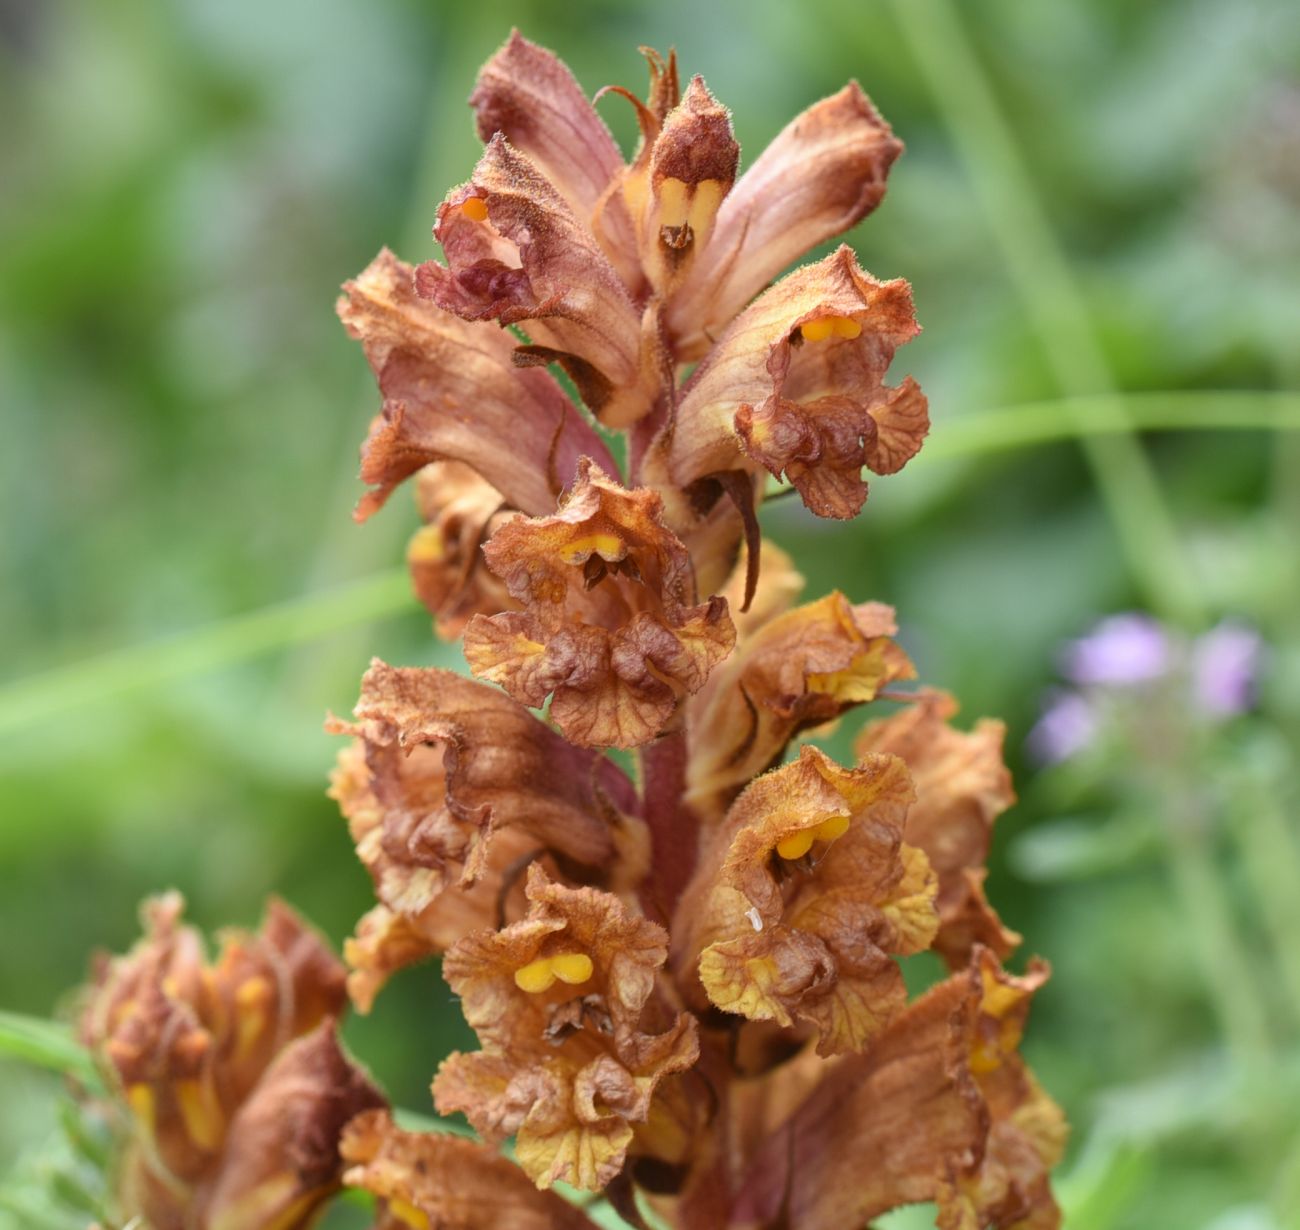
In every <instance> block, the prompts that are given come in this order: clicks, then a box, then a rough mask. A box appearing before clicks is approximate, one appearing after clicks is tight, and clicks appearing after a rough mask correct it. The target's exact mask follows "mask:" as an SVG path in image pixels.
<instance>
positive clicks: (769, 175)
mask: <svg viewBox="0 0 1300 1230" xmlns="http://www.w3.org/2000/svg"><path fill="white" fill-rule="evenodd" d="M902 149H903V146H902V143H901V142H899V141H898V140H897V139H896V138H895V137H894V135H893V133H892V131H891V130H890V127H889V125H888V124H886V123H885V121H884V120H883V119H882V118H881V117H880V114H879V113H878V112H877V111H876V109H875V108H874V107H873V106H872V105H871V102H870V100H869V99H868V98H867V96H866V95H865V94H864V93H863V92H862V89H861V87H860V86H859V85H858V84H857V83H856V82H851V83H850V84H849V85H846V86H845V87H844V89H842V90H841V91H840V92H839V93H838V94H834V95H832V96H831V97H829V98H824V99H822V100H821V101H820V102H818V103H814V104H813V106H811V107H809V108H808V110H806V111H805V112H803V114H801V115H799V116H798V117H796V118H795V119H794V120H792V121H791V122H790V124H788V125H787V126H786V127H785V129H784V130H783V131H782V132H781V133H780V134H779V135H778V136H777V137H776V139H775V140H774V141H773V142H772V143H771V144H770V145H769V146H768V147H767V149H765V150H764V151H763V153H762V154H761V155H760V156H759V158H758V160H757V161H756V162H755V163H754V164H753V166H751V167H750V168H749V169H748V170H746V171H745V173H744V174H743V175H742V176H741V177H740V179H739V180H738V181H737V182H736V186H735V187H734V188H733V189H732V190H731V192H730V193H729V194H728V195H727V197H726V199H725V200H724V201H723V203H722V206H721V208H720V209H719V211H718V216H717V222H716V224H715V226H714V229H713V234H712V237H711V239H710V241H709V243H708V245H707V247H706V248H705V250H704V251H703V252H702V253H701V254H700V256H699V258H698V259H697V260H696V261H695V263H694V264H693V266H692V268H691V271H690V274H689V277H688V278H687V280H686V282H685V283H684V284H683V285H682V286H681V287H679V288H678V289H677V291H676V293H675V294H674V296H673V299H672V302H671V303H670V305H669V311H668V330H669V334H670V336H671V337H672V338H673V339H674V349H675V353H676V354H677V357H678V358H679V359H682V360H689V359H698V358H700V357H701V355H702V354H703V353H704V351H705V350H706V349H707V348H708V338H710V337H716V336H717V335H718V334H719V333H720V332H721V330H722V329H723V328H724V327H725V326H726V325H727V323H728V322H729V321H730V320H731V319H732V318H733V317H734V316H735V315H736V314H737V313H738V312H740V311H741V309H742V308H744V306H745V305H746V304H747V303H748V302H749V301H750V299H752V298H753V297H754V295H756V294H757V293H758V292H759V291H760V290H762V289H763V287H764V286H766V285H767V284H768V283H769V282H770V281H772V279H773V278H775V277H776V276H777V275H778V274H779V273H780V272H781V270H782V269H785V268H786V267H787V266H789V265H790V264H791V263H792V262H793V261H795V260H797V259H798V258H799V257H801V256H803V255H804V253H805V252H807V251H808V250H809V249H810V248H812V247H815V246H816V245H817V244H819V243H822V242H823V241H825V240H827V239H830V238H832V237H833V236H835V235H838V234H840V233H841V232H842V231H846V230H848V228H849V227H851V226H853V225H854V224H855V223H857V222H860V221H861V220H862V219H863V218H864V217H866V215H867V214H869V213H870V212H871V211H872V210H873V209H875V208H876V206H877V205H879V204H880V201H881V199H882V198H883V197H884V194H885V180H886V177H887V176H888V174H889V168H890V167H891V166H892V165H893V162H894V160H895V159H896V158H897V157H898V155H899V154H900V153H901V152H902Z"/></svg>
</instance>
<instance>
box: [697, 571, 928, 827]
mask: <svg viewBox="0 0 1300 1230" xmlns="http://www.w3.org/2000/svg"><path fill="white" fill-rule="evenodd" d="M893 616H894V613H893V611H892V610H891V609H890V608H889V607H887V606H883V605H881V604H879V603H862V604H860V605H857V606H855V605H853V604H852V603H850V602H849V601H848V599H847V598H845V597H844V595H843V594H839V593H832V594H828V595H827V596H826V597H825V598H820V599H818V600H817V601H816V602H810V603H807V604H805V605H803V606H800V607H796V608H795V609H794V610H791V611H787V612H785V613H784V614H782V615H779V616H777V617H776V618H775V619H773V620H771V621H770V622H769V623H767V624H765V625H764V626H762V627H760V628H758V629H757V631H755V632H753V634H752V635H751V636H749V637H747V638H746V639H745V640H744V641H743V642H742V643H741V644H740V645H739V647H738V648H737V651H736V653H735V654H734V655H733V656H732V657H731V658H730V660H729V661H727V662H726V663H725V664H724V665H723V666H722V667H721V668H720V669H719V670H718V671H717V673H716V674H715V676H714V677H713V678H712V679H711V680H710V682H709V683H708V685H707V686H706V687H705V689H704V690H702V691H701V693H700V695H699V696H698V697H697V698H696V699H695V700H693V701H692V702H691V705H690V709H689V711H688V718H687V720H688V726H689V729H690V730H691V732H692V751H691V761H690V765H689V766H688V770H687V784H688V795H687V797H688V799H689V801H690V802H691V803H692V804H693V805H695V806H697V807H700V808H701V809H703V810H704V812H705V814H711V815H719V814H721V811H723V810H725V809H726V806H727V805H728V804H729V803H730V801H731V799H732V798H733V797H734V796H735V793H736V791H738V790H739V789H740V788H741V787H742V786H743V785H744V783H745V782H747V781H749V779H750V778H752V777H753V776H754V775H755V774H757V773H761V772H762V771H763V770H764V769H765V768H767V767H768V766H769V765H771V764H774V763H777V762H778V761H779V759H780V756H781V753H782V751H783V750H784V748H785V746H786V744H787V743H789V741H790V740H791V739H792V738H793V737H794V736H795V735H796V734H798V733H799V732H800V731H802V730H807V729H808V728H809V727H813V726H820V725H822V724H823V723H825V722H829V721H830V720H831V719H832V718H835V717H838V716H839V715H840V714H841V713H843V712H844V711H845V710H846V709H848V708H850V707H851V706H853V705H857V704H862V703H865V702H867V701H870V700H873V699H874V698H875V696H876V695H877V693H878V692H879V691H880V689H881V688H883V687H886V686H887V685H888V684H890V683H892V682H894V681H895V680H900V679H910V678H912V677H913V676H914V674H915V670H914V668H913V666H912V664H911V662H910V661H909V660H908V658H907V655H906V654H904V653H903V651H902V650H901V649H900V648H899V647H898V645H897V644H896V643H895V642H894V641H893V640H892V639H891V637H892V634H893V633H894V632H896V631H897V627H896V625H895V623H894V618H893Z"/></svg>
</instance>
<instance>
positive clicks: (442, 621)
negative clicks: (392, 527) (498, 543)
mask: <svg viewBox="0 0 1300 1230" xmlns="http://www.w3.org/2000/svg"><path fill="white" fill-rule="evenodd" d="M416 499H417V501H418V503H419V506H420V518H421V520H422V521H423V522H424V525H423V526H422V527H421V528H420V529H419V530H417V531H416V533H415V536H414V537H413V538H412V539H411V541H410V544H409V545H408V546H407V548H406V564H407V567H408V568H409V569H410V571H411V583H412V585H413V586H414V588H415V593H416V596H417V597H418V598H419V599H420V601H421V602H423V603H424V605H425V607H426V608H428V611H429V614H431V615H433V616H434V618H435V620H436V624H437V629H438V635H439V636H441V637H442V638H443V639H444V640H455V639H456V638H457V637H458V636H460V634H461V633H462V632H463V631H464V629H465V624H466V623H467V622H468V621H469V618H470V616H471V615H475V614H484V615H495V614H496V613H497V612H498V611H508V610H511V609H512V608H513V607H514V606H515V602H514V599H512V598H511V597H510V595H509V594H508V593H506V589H505V586H504V585H502V584H501V582H500V580H499V579H498V578H497V577H494V576H493V575H492V574H491V573H490V572H489V571H488V570H487V568H486V567H485V566H484V564H483V552H482V546H483V544H484V543H485V542H486V541H487V540H488V538H489V537H491V535H492V532H493V530H495V529H496V528H497V527H498V526H500V525H502V524H504V523H505V521H506V520H508V519H509V518H510V517H511V516H512V515H513V514H511V513H508V512H504V511H503V505H502V499H501V493H500V492H499V491H497V489H496V488H495V487H493V486H491V485H490V484H489V483H487V482H485V481H484V480H483V479H481V478H479V476H478V475H477V474H476V473H475V472H474V471H473V470H471V469H470V468H469V466H467V465H463V464H462V463H460V462H458V461H437V462H434V463H433V464H432V465H427V466H425V467H424V469H422V470H421V471H420V473H419V476H418V478H417V480H416Z"/></svg>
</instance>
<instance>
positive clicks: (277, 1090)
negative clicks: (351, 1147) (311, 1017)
mask: <svg viewBox="0 0 1300 1230" xmlns="http://www.w3.org/2000/svg"><path fill="white" fill-rule="evenodd" d="M384 1105H385V1099H384V1097H383V1095H382V1094H381V1093H380V1092H379V1090H378V1089H376V1088H375V1087H374V1086H373V1085H372V1084H371V1083H370V1081H369V1080H368V1079H367V1077H366V1076H365V1075H364V1074H363V1073H362V1072H361V1071H360V1070H359V1069H358V1068H357V1067H356V1066H355V1065H354V1064H353V1063H352V1061H351V1060H349V1059H348V1057H347V1056H346V1055H345V1054H344V1053H343V1051H342V1050H341V1049H340V1047H339V1043H338V1038H337V1036H336V1033H335V1026H334V1022H333V1021H327V1022H324V1023H322V1024H321V1025H320V1026H319V1027H318V1028H317V1029H316V1030H315V1032H313V1033H311V1034H309V1035H307V1036H306V1037H303V1038H300V1039H298V1041H296V1042H293V1043H291V1044H290V1045H289V1046H287V1047H286V1048H285V1049H284V1051H283V1052H282V1053H281V1054H280V1056H279V1057H278V1058H277V1059H276V1061H275V1062H274V1063H273V1064H272V1065H271V1067H270V1068H268V1069H267V1072H266V1075H265V1076H264V1077H263V1078H262V1080H261V1081H260V1082H259V1083H258V1085H257V1088H256V1089H255V1090H254V1091H253V1094H252V1096H251V1097H250V1098H249V1099H248V1101H247V1102H245V1103H244V1104H243V1106H242V1107H241V1108H240V1110H239V1113H238V1114H237V1115H236V1116H235V1119H234V1121H233V1122H232V1123H231V1125H230V1134H229V1144H228V1145H227V1147H226V1151H225V1154H224V1156H223V1158H222V1164H221V1170H220V1172H219V1174H218V1176H217V1178H216V1181H215V1182H214V1183H213V1185H212V1187H211V1189H210V1190H209V1191H207V1192H206V1193H205V1195H204V1198H203V1200H202V1202H201V1206H200V1209H201V1211H200V1213H199V1224H201V1225H202V1226H203V1227H204V1228H205V1230H300V1228H305V1227H307V1226H309V1225H311V1224H312V1223H313V1222H314V1221H315V1220H316V1214H317V1212H318V1210H319V1209H320V1207H321V1205H322V1204H323V1203H324V1202H325V1201H326V1200H327V1199H328V1198H329V1197H330V1196H331V1195H333V1193H334V1192H336V1191H337V1190H338V1189H339V1186H340V1178H341V1172H342V1168H343V1167H342V1162H341V1160H340V1158H339V1137H340V1136H341V1135H342V1133H343V1129H344V1126H345V1125H346V1124H347V1123H348V1121H349V1120H351V1119H352V1118H353V1117H354V1116H356V1115H358V1114H360V1113H362V1112H363V1111H374V1110H376V1109H377V1108H379V1107H381V1106H384Z"/></svg>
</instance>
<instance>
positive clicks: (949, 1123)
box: [730, 949, 1065, 1230]
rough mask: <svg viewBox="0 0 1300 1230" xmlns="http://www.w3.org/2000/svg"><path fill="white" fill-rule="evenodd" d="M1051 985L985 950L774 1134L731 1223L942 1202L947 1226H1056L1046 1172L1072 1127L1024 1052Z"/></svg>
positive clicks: (810, 1224)
mask: <svg viewBox="0 0 1300 1230" xmlns="http://www.w3.org/2000/svg"><path fill="white" fill-rule="evenodd" d="M1046 976H1047V970H1046V967H1045V966H1043V965H1041V964H1034V965H1031V967H1030V970H1029V973H1028V974H1027V975H1026V976H1025V977H1023V978H1015V977H1012V976H1011V975H1008V974H1006V973H1004V972H1003V971H1002V970H1001V969H1000V967H999V966H998V963H997V959H996V957H994V956H993V954H992V953H990V952H988V951H987V950H983V949H977V950H976V953H975V955H974V958H973V960H972V964H971V966H970V967H969V968H968V969H966V970H963V971H962V972H961V973H959V974H956V975H954V976H953V977H951V978H949V979H948V980H947V981H945V982H942V983H940V984H939V985H938V986H936V987H934V988H932V989H931V990H930V991H928V992H926V994H924V995H923V996H921V998H920V999H918V1000H917V1001H916V1002H915V1003H914V1004H912V1005H911V1006H910V1007H909V1008H907V1010H906V1011H904V1012H902V1013H900V1014H899V1015H898V1016H897V1017H895V1018H894V1020H893V1021H892V1022H891V1023H890V1024H889V1025H888V1026H887V1027H886V1028H885V1030H884V1032H883V1033H881V1034H880V1035H879V1036H878V1037H877V1038H876V1040H875V1042H874V1043H873V1044H872V1046H871V1048H870V1049H869V1050H868V1051H867V1052H866V1053H865V1054H863V1055H857V1056H852V1057H851V1058H848V1059H845V1060H843V1061H842V1062H840V1063H839V1064H838V1065H836V1066H835V1067H834V1068H833V1069H832V1070H831V1071H830V1072H829V1073H828V1074H827V1076H826V1077H825V1079H824V1080H823V1081H822V1082H821V1084H820V1086H819V1087H818V1088H817V1089H815V1090H814V1091H813V1093H812V1094H811V1095H810V1096H809V1097H808V1099H807V1100H806V1101H805V1102H804V1103H803V1105H801V1106H800V1107H799V1108H798V1110H796V1111H795V1113H794V1114H793V1115H792V1116H791V1117H790V1118H789V1120H788V1121H787V1122H786V1123H785V1124H783V1125H782V1126H781V1127H780V1128H779V1129H777V1130H776V1131H774V1132H773V1133H772V1134H771V1135H770V1136H769V1137H768V1139H767V1141H766V1142H765V1144H764V1145H763V1147H762V1148H761V1149H760V1150H759V1151H758V1152H757V1154H756V1155H755V1156H754V1158H753V1160H752V1162H751V1163H750V1166H749V1169H748V1171H747V1172H746V1174H745V1176H744V1178H743V1180H742V1181H741V1182H740V1183H739V1184H738V1186H737V1195H736V1200H735V1204H734V1206H733V1208H732V1215H731V1222H730V1224H731V1225H733V1226H737V1227H755V1228H756V1227H759V1226H770V1225H774V1224H781V1223H779V1222H778V1218H781V1217H783V1218H784V1219H785V1221H784V1223H783V1224H786V1225H791V1226H798V1227H799V1228H800V1230H841V1228H842V1227H844V1226H860V1225H863V1224H865V1223H866V1222H867V1221H869V1220H870V1219H871V1218H872V1217H875V1216H877V1215H878V1214H880V1213H883V1212H885V1211H886V1210H887V1209H892V1208H896V1207H897V1206H899V1205H903V1204H915V1203H919V1202H923V1201H936V1202H937V1203H938V1204H939V1209H940V1212H939V1222H938V1224H939V1226H940V1227H941V1228H942V1230H982V1228H984V1227H998V1228H999V1230H1003V1228H1005V1230H1010V1228H1011V1227H1017V1228H1019V1227H1025V1228H1027V1230H1028V1228H1031V1227H1032V1230H1054V1228H1055V1227H1056V1226H1057V1225H1058V1224H1059V1218H1060V1215H1059V1212H1058V1211H1057V1209H1056V1205H1055V1203H1054V1202H1053V1201H1052V1198H1051V1193H1050V1190H1049V1188H1048V1185H1047V1172H1048V1170H1049V1169H1050V1168H1051V1166H1052V1165H1054V1164H1055V1162H1056V1161H1057V1160H1058V1159H1059V1157H1060V1153H1061V1150H1062V1147H1063V1145H1064V1135H1065V1133H1064V1122H1063V1119H1062V1117H1061V1113H1060V1110H1059V1109H1058V1108H1057V1107H1056V1106H1055V1104H1054V1103H1052V1102H1051V1100H1050V1099H1049V1098H1048V1097H1047V1095H1046V1094H1044V1093H1043V1092H1042V1090H1041V1088H1040V1087H1039V1086H1038V1083H1037V1082H1036V1081H1035V1080H1034V1078H1033V1075H1032V1073H1030V1072H1029V1070H1028V1068H1027V1067H1026V1066H1025V1063H1024V1061H1023V1060H1022V1059H1021V1058H1020V1056H1019V1054H1018V1053H1017V1050H1016V1048H1017V1046H1018V1045H1019V1041H1020V1035H1021V1032H1022V1031H1023V1027H1024V1021H1025V1016H1026V1014H1027V1012H1028V1008H1029V1000H1030V998H1031V997H1032V996H1033V994H1034V992H1035V991H1036V990H1037V989H1038V987H1039V986H1041V985H1042V982H1043V981H1044V979H1045V978H1046Z"/></svg>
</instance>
